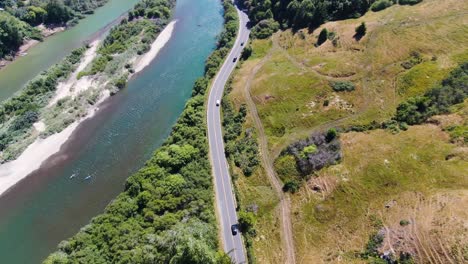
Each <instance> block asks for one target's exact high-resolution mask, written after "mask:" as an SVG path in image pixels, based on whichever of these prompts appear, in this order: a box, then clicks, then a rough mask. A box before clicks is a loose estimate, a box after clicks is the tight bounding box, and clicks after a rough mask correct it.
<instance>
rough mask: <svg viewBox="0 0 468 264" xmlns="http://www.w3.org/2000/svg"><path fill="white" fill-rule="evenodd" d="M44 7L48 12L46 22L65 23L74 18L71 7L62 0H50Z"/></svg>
mask: <svg viewBox="0 0 468 264" xmlns="http://www.w3.org/2000/svg"><path fill="white" fill-rule="evenodd" d="M44 9H45V11H46V12H47V18H46V23H49V24H60V23H65V22H67V21H68V20H69V19H70V18H72V12H71V10H70V8H68V7H67V6H65V5H64V4H63V2H62V1H60V0H50V1H49V2H48V3H47V5H46V6H45V8H44Z"/></svg>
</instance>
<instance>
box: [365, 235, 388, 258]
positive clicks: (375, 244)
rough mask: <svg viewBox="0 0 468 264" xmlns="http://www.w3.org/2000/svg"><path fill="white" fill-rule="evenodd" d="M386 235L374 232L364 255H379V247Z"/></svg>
mask: <svg viewBox="0 0 468 264" xmlns="http://www.w3.org/2000/svg"><path fill="white" fill-rule="evenodd" d="M383 240H384V236H383V235H381V234H379V233H374V234H372V235H370V237H369V241H368V242H367V244H366V248H365V251H364V256H373V257H376V256H378V251H377V249H378V248H379V247H380V246H381V245H382V243H383Z"/></svg>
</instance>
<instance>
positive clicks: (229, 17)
mask: <svg viewBox="0 0 468 264" xmlns="http://www.w3.org/2000/svg"><path fill="white" fill-rule="evenodd" d="M223 5H224V10H225V11H224V24H225V26H224V29H223V31H222V32H221V34H220V35H219V37H218V47H229V48H230V47H232V45H234V41H235V36H236V35H237V31H238V30H239V19H238V17H237V10H236V8H235V7H234V6H233V5H231V4H229V3H227V2H226V1H225V2H224V3H223Z"/></svg>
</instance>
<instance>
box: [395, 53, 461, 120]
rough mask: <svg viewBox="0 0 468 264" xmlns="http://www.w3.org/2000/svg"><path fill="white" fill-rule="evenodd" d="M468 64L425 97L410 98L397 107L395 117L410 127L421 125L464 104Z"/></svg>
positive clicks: (453, 72)
mask: <svg viewBox="0 0 468 264" xmlns="http://www.w3.org/2000/svg"><path fill="white" fill-rule="evenodd" d="M467 84H468V62H465V63H463V64H462V65H460V66H459V67H458V68H457V69H455V70H454V71H452V72H451V73H450V76H449V77H447V78H446V79H445V80H443V81H442V83H441V85H439V86H436V87H434V88H433V89H431V90H429V91H428V92H426V93H425V94H424V96H416V97H410V98H409V99H408V100H406V101H405V102H403V103H401V104H400V105H399V106H398V107H397V111H396V115H395V117H394V119H395V120H397V121H398V122H405V123H407V124H409V125H415V124H421V123H422V122H424V121H426V120H427V119H428V118H429V117H431V116H433V115H437V114H444V113H448V112H449V111H450V109H449V108H450V106H452V105H455V104H459V103H462V102H463V101H464V99H465V98H466V97H467V95H468V85H467Z"/></svg>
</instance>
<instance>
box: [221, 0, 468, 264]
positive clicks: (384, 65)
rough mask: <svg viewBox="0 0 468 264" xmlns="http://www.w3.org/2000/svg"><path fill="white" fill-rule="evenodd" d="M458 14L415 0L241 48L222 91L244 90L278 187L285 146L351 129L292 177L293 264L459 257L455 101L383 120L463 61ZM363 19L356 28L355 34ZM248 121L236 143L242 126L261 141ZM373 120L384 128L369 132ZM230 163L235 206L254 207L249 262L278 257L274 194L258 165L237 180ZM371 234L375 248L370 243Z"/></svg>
mask: <svg viewBox="0 0 468 264" xmlns="http://www.w3.org/2000/svg"><path fill="white" fill-rule="evenodd" d="M467 12H468V3H466V2H464V1H455V0H448V1H436V0H425V1H423V2H422V3H419V4H417V5H413V6H401V5H394V6H391V7H389V8H386V9H385V10H382V11H379V12H371V11H369V12H367V13H366V14H365V15H364V16H362V17H360V18H357V19H347V20H341V21H332V22H328V23H325V24H323V25H321V26H320V27H319V28H316V29H315V30H310V29H299V30H296V31H294V32H293V31H292V30H290V29H288V30H285V31H280V32H277V33H275V34H274V35H273V36H272V37H271V38H268V39H265V40H254V41H253V42H252V43H251V44H250V46H251V48H252V54H251V56H250V57H249V58H248V59H247V60H246V61H244V63H243V64H242V66H241V67H240V68H239V69H238V71H237V73H236V74H235V76H234V78H233V84H232V87H233V88H232V91H231V92H230V94H229V95H228V98H229V100H230V102H232V104H233V106H234V109H240V108H241V107H242V105H243V104H246V103H247V102H248V100H247V99H248V98H246V96H250V97H251V98H252V99H253V101H254V103H255V107H256V111H257V112H258V115H259V117H260V120H261V123H262V125H263V128H264V132H265V136H266V137H267V142H268V149H269V152H270V153H269V156H270V157H271V159H273V160H274V161H275V168H276V173H277V174H278V176H279V177H280V179H281V180H282V181H283V183H286V182H288V181H289V180H291V179H296V178H297V177H298V176H299V175H300V172H298V171H297V170H296V163H295V161H294V158H293V157H288V155H282V156H280V154H281V153H282V151H283V150H285V149H286V147H287V146H289V145H290V144H291V143H293V142H296V141H298V140H299V139H302V138H305V137H308V136H309V135H311V134H312V133H314V132H319V131H327V130H328V129H329V128H333V127H336V128H341V129H345V131H349V130H354V131H357V132H348V133H342V134H341V135H340V138H339V141H340V143H341V157H342V159H341V162H340V163H339V164H337V165H332V166H329V167H326V168H324V169H322V170H319V171H316V172H312V173H311V174H309V175H305V176H304V177H303V178H300V179H301V180H299V181H300V182H299V183H298V184H299V185H300V186H302V187H300V188H299V189H298V190H297V192H296V193H294V194H291V199H292V209H291V220H292V225H293V229H294V230H293V233H294V242H295V246H296V252H295V253H296V260H297V262H298V263H335V262H340V261H341V262H342V263H343V261H344V263H366V262H368V261H377V262H376V263H380V262H378V261H380V260H378V259H375V258H374V256H375V254H374V251H373V250H375V252H379V254H380V253H382V254H383V253H384V252H387V253H388V252H393V255H394V257H396V258H399V257H400V256H399V254H400V253H401V252H402V253H409V254H410V256H411V257H409V258H410V259H411V260H408V261H415V262H417V263H426V262H431V263H461V262H463V261H466V260H467V259H466V258H467V256H466V253H464V252H466V250H467V248H468V243H467V238H466V235H463V234H466V230H465V226H466V219H467V215H466V213H465V212H464V211H463V210H462V209H461V208H462V207H460V205H463V206H464V207H466V206H467V205H468V203H467V195H468V194H467V189H468V179H467V178H466V175H468V162H467V160H466V158H465V157H466V151H467V150H466V143H464V139H463V138H464V137H465V138H466V133H467V132H466V121H463V120H466V110H463V109H465V108H463V107H464V106H463V105H462V106H459V107H458V108H457V109H458V110H453V111H455V112H456V113H455V114H452V115H449V116H440V117H436V118H435V119H433V120H432V122H431V123H432V124H422V125H418V126H411V127H409V129H408V130H406V131H400V130H398V129H397V128H396V129H394V128H393V126H392V123H391V122H390V123H389V122H388V120H390V119H391V118H392V117H393V116H394V115H395V110H396V108H397V106H398V105H399V104H400V103H401V102H403V101H405V100H407V99H408V98H410V97H413V96H419V95H423V94H424V93H425V92H427V91H429V90H430V89H431V88H433V87H434V86H435V85H437V84H439V83H440V82H441V81H442V80H443V79H444V78H446V77H447V76H448V74H449V73H450V72H451V71H452V70H453V69H455V68H457V66H458V65H459V64H461V63H463V62H466V61H467V59H468V51H467V49H466V46H467V44H468V34H467V32H468V27H467V19H468V15H467ZM362 22H365V24H366V26H367V32H366V34H365V35H364V36H363V37H362V38H360V39H359V40H357V39H356V38H355V28H356V27H357V26H359V25H360V24H361V23H362ZM325 28H326V29H327V30H328V32H329V33H328V36H327V38H326V39H325V41H324V42H323V43H320V45H319V44H318V37H319V34H320V32H322V30H323V29H325ZM340 87H352V88H350V90H351V91H340V89H342V88H340ZM246 90H247V91H249V94H246V93H245V91H246ZM465 104H466V102H465ZM252 118H253V117H252V114H251V112H247V115H246V122H245V124H243V131H244V132H243V133H241V134H240V138H243V137H245V135H246V132H248V133H247V134H248V135H249V136H253V137H255V138H256V139H257V141H258V142H260V141H261V140H260V139H258V136H259V135H258V131H256V130H255V125H254V124H255V122H253V119H252ZM437 118H438V119H437ZM440 120H443V121H440ZM447 120H448V121H447ZM382 122H386V126H385V127H387V129H376V128H377V127H379V128H380V123H382ZM447 122H448V123H447ZM450 122H455V123H450ZM369 128H371V130H370V131H368V132H359V131H363V130H368V129H369ZM454 137H455V138H457V137H458V138H459V139H458V140H454ZM460 138H461V139H460ZM260 152H261V151H260ZM259 155H262V153H260V154H259ZM272 162H273V161H272ZM233 170H234V171H236V173H237V174H239V176H238V179H237V186H238V190H239V193H240V194H239V196H240V197H241V198H242V199H241V202H242V206H244V207H245V208H251V207H255V206H256V207H255V208H256V213H257V214H256V218H257V223H256V224H255V230H256V236H255V237H254V238H253V251H254V253H255V255H256V257H257V260H258V262H259V263H281V259H282V258H284V255H283V254H284V252H282V251H281V250H276V249H277V248H279V247H281V242H280V235H279V233H278V232H281V231H280V230H279V229H280V225H279V223H278V220H277V219H276V217H277V213H278V212H277V208H278V202H277V199H278V198H277V196H276V195H275V192H274V191H273V189H272V187H271V184H268V181H267V179H268V178H267V177H266V172H265V171H264V170H263V168H261V167H259V168H257V169H256V170H254V173H253V174H252V175H251V176H248V177H244V176H243V175H242V174H243V173H242V170H240V169H237V168H233ZM252 192H255V193H256V194H255V195H254V194H252ZM253 205H255V206H253ZM242 206H241V207H242ZM387 207H388V208H387ZM400 222H401V223H400ZM402 234H404V235H402ZM435 234H437V235H435ZM380 236H383V238H384V241H383V242H382V243H374V244H375V245H374V244H372V243H369V242H379V241H378V240H379V239H380ZM368 251H372V252H368ZM405 256H406V255H404V256H402V258H401V260H402V261H403V260H404V259H405ZM383 263H385V262H383Z"/></svg>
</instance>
